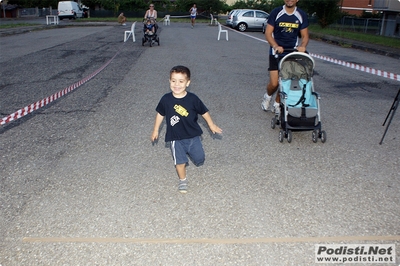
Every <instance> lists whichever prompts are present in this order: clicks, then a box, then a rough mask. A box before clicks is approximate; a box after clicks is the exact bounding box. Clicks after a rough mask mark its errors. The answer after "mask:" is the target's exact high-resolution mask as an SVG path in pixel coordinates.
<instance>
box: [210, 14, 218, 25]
mask: <svg viewBox="0 0 400 266" xmlns="http://www.w3.org/2000/svg"><path fill="white" fill-rule="evenodd" d="M210 16H211V22H210V25H211V26H212V25H214V23H215V25H217V24H218V21H217V19H216V18H214V16H213V15H212V14H211V13H210Z"/></svg>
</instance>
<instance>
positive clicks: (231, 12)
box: [225, 9, 243, 27]
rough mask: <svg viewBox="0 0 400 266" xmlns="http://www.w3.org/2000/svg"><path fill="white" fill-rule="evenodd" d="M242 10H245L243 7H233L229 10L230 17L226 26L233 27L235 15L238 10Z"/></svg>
mask: <svg viewBox="0 0 400 266" xmlns="http://www.w3.org/2000/svg"><path fill="white" fill-rule="evenodd" d="M241 10H243V9H233V10H231V11H230V12H229V14H228V18H227V19H226V23H225V25H226V26H230V27H232V21H233V16H234V15H235V14H236V13H237V12H239V11H241Z"/></svg>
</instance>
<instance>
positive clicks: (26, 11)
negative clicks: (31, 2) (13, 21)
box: [18, 7, 57, 18]
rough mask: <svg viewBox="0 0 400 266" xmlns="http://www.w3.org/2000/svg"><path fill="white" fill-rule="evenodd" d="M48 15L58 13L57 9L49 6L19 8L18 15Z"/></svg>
mask: <svg viewBox="0 0 400 266" xmlns="http://www.w3.org/2000/svg"><path fill="white" fill-rule="evenodd" d="M47 15H57V9H52V8H51V7H48V8H45V7H43V8H38V7H35V8H22V9H19V10H18V17H21V18H23V17H45V16H47Z"/></svg>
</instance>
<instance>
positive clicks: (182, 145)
mask: <svg viewBox="0 0 400 266" xmlns="http://www.w3.org/2000/svg"><path fill="white" fill-rule="evenodd" d="M171 152H172V157H173V159H174V164H175V165H177V164H187V163H189V158H190V159H191V160H192V162H193V164H194V165H196V166H200V165H202V164H203V163H204V161H205V159H206V155H205V154H204V149H203V144H202V143H201V139H200V136H198V137H194V138H191V139H181V140H174V141H171Z"/></svg>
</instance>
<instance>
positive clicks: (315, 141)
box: [312, 130, 318, 143]
mask: <svg viewBox="0 0 400 266" xmlns="http://www.w3.org/2000/svg"><path fill="white" fill-rule="evenodd" d="M312 141H313V142H314V143H317V141H318V130H313V132H312Z"/></svg>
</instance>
